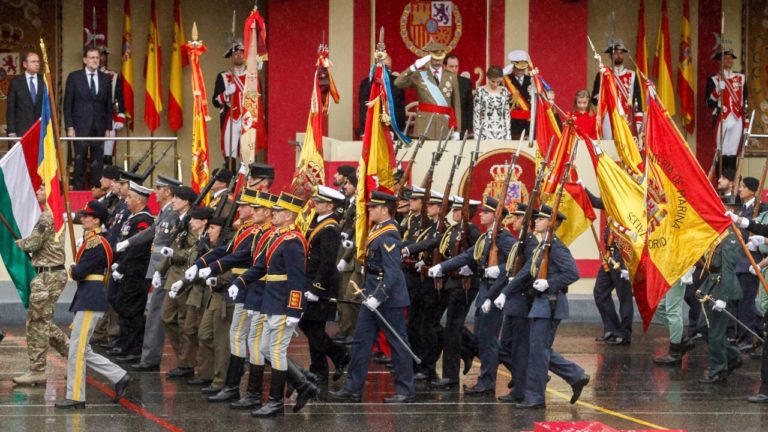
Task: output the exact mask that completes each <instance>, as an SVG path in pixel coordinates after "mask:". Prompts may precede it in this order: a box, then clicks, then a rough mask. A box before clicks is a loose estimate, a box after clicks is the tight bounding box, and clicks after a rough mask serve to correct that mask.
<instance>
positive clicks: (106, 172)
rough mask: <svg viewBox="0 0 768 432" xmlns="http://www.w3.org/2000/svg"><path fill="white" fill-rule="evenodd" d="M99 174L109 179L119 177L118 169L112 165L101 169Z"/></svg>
mask: <svg viewBox="0 0 768 432" xmlns="http://www.w3.org/2000/svg"><path fill="white" fill-rule="evenodd" d="M101 176H102V177H104V178H107V179H110V180H117V179H119V178H120V169H119V168H118V167H116V166H114V165H107V166H105V167H104V169H103V170H102V171H101Z"/></svg>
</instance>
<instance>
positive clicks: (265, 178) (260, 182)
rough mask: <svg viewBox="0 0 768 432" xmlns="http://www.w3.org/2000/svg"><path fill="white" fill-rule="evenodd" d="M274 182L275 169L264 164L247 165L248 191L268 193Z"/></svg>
mask: <svg viewBox="0 0 768 432" xmlns="http://www.w3.org/2000/svg"><path fill="white" fill-rule="evenodd" d="M274 181H275V167H273V166H272V165H269V164H265V163H252V164H250V165H248V177H247V178H246V183H247V185H248V189H253V190H256V191H261V190H263V191H268V190H269V188H270V187H272V183H273V182H274Z"/></svg>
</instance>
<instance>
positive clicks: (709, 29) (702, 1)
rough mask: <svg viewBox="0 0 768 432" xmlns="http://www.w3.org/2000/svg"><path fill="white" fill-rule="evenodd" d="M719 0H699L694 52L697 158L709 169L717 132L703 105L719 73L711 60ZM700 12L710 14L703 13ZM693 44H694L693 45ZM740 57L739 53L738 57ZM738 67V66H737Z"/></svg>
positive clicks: (718, 12) (718, 15) (717, 65)
mask: <svg viewBox="0 0 768 432" xmlns="http://www.w3.org/2000/svg"><path fill="white" fill-rule="evenodd" d="M721 5H722V4H721V1H720V0H699V14H698V15H699V30H698V40H697V41H696V44H697V46H696V47H695V48H694V49H693V52H694V53H697V54H696V55H698V59H697V61H698V64H697V66H696V88H697V91H696V96H695V97H696V99H695V100H694V104H695V106H696V159H698V160H699V163H700V164H701V166H702V167H703V168H704V171H707V170H708V169H709V166H710V165H711V164H712V158H713V157H714V155H715V140H714V136H715V133H714V131H713V130H712V110H711V109H710V108H707V104H706V103H705V102H704V99H705V97H706V96H705V95H706V91H707V80H708V79H709V76H710V75H714V74H715V73H717V71H718V68H719V66H720V65H719V63H718V62H717V61H715V60H713V59H712V57H711V55H710V54H711V53H712V47H714V46H715V36H714V34H715V33H717V34H720V13H721V12H720V11H721ZM701 11H707V12H706V13H701ZM691 43H693V41H692V42H691ZM737 55H738V54H737ZM736 64H738V63H736Z"/></svg>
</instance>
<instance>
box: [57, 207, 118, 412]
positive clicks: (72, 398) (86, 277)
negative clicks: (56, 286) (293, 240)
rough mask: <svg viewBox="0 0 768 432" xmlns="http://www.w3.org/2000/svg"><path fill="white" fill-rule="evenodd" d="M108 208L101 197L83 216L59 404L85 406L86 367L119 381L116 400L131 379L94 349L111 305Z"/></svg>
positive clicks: (74, 268)
mask: <svg viewBox="0 0 768 432" xmlns="http://www.w3.org/2000/svg"><path fill="white" fill-rule="evenodd" d="M107 217H108V216H107V209H106V207H105V206H104V204H102V203H100V202H98V201H91V202H89V203H88V205H86V207H85V210H84V215H83V217H82V223H83V230H85V235H84V239H83V244H82V245H81V246H80V248H79V250H78V252H77V255H76V256H75V263H74V264H72V266H71V267H70V274H71V276H72V279H74V280H75V281H76V282H77V290H76V291H75V297H74V298H73V299H72V305H71V306H70V307H69V310H70V311H71V312H74V313H75V318H74V321H73V327H72V339H71V343H70V345H69V356H68V361H67V394H66V399H64V400H61V401H58V402H56V404H55V406H56V408H64V409H67V408H79V409H82V408H85V367H86V366H88V367H89V368H91V369H93V370H95V371H96V372H98V373H99V374H101V375H102V376H104V377H105V378H107V379H108V380H109V381H110V382H111V383H113V384H114V385H115V396H114V399H113V400H114V401H115V402H118V401H120V398H122V397H123V395H125V390H126V388H127V387H128V384H129V383H130V382H131V376H130V375H128V373H127V372H126V371H124V370H123V369H122V368H120V367H119V366H117V365H116V364H114V363H112V362H111V361H109V360H108V359H106V358H104V357H102V356H101V355H99V354H96V353H95V352H93V350H91V345H90V343H89V340H90V337H91V334H92V333H93V329H94V327H95V326H96V322H97V321H98V319H99V317H100V316H101V315H102V314H103V313H104V311H105V310H106V309H107V299H106V297H105V295H104V282H105V281H106V280H107V279H108V278H109V269H110V265H111V262H112V248H111V247H110V245H109V242H108V241H107V239H106V238H105V237H104V236H103V235H102V233H101V230H100V228H99V227H100V226H101V224H102V223H104V222H105V221H106V220H107Z"/></svg>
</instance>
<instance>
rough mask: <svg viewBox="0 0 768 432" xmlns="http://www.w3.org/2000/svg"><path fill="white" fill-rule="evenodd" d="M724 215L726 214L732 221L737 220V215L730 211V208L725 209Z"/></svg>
mask: <svg viewBox="0 0 768 432" xmlns="http://www.w3.org/2000/svg"><path fill="white" fill-rule="evenodd" d="M725 215H726V216H728V217H729V218H731V220H732V221H734V222H738V221H739V215H737V214H736V213H734V212H732V211H730V210H728V211H726V212H725Z"/></svg>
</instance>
